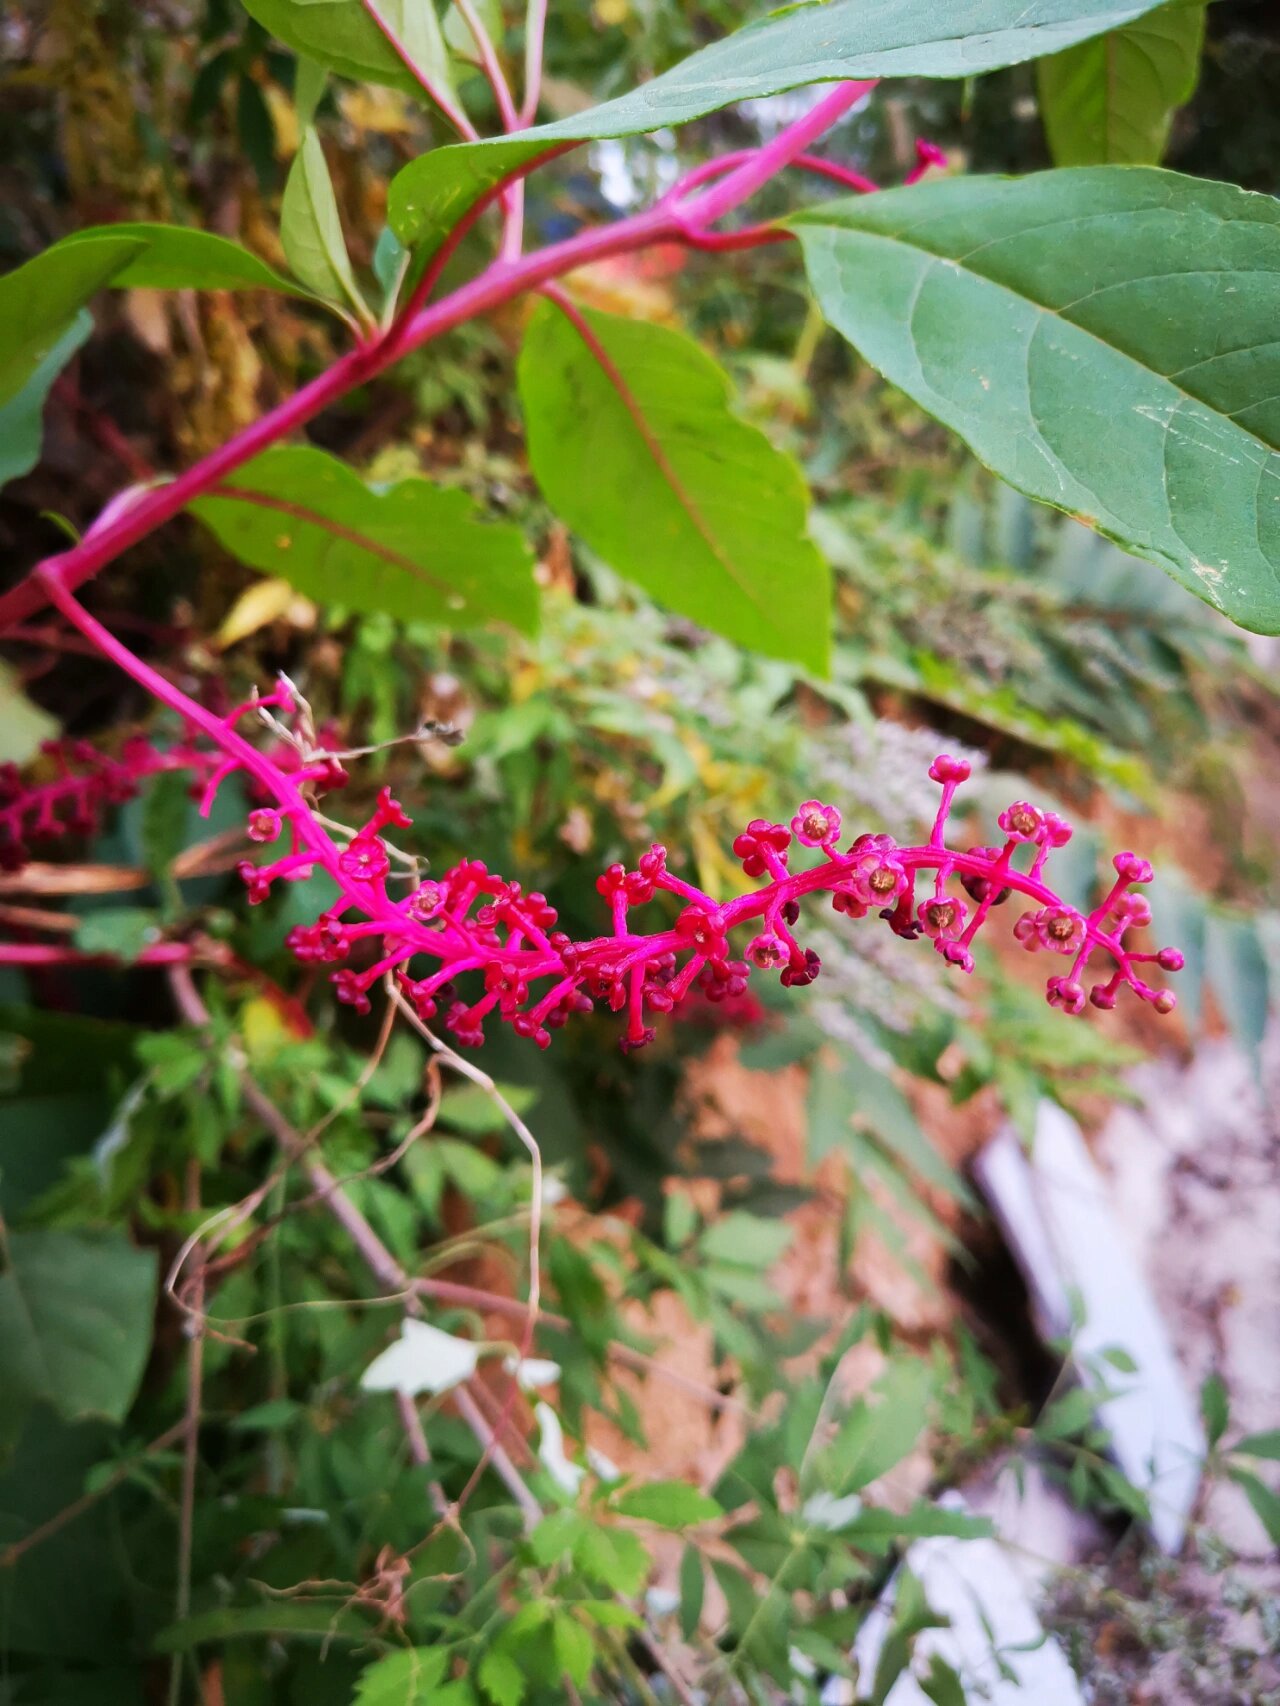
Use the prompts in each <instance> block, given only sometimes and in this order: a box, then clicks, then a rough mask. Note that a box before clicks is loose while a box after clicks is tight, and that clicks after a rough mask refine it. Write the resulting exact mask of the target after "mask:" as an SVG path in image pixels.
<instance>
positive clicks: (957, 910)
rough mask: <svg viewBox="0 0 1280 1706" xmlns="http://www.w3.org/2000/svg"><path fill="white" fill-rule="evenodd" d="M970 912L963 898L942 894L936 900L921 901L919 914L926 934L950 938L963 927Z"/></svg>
mask: <svg viewBox="0 0 1280 1706" xmlns="http://www.w3.org/2000/svg"><path fill="white" fill-rule="evenodd" d="M968 912H969V908H968V907H967V906H966V905H965V903H964V902H963V901H962V900H956V899H955V898H954V897H953V896H951V895H942V896H940V897H939V898H938V899H936V900H923V901H921V902H920V910H919V913H918V915H917V916H918V917H919V919H920V924H921V927H922V929H923V930H924V933H925V935H926V936H934V937H944V938H948V939H949V938H951V937H953V936H955V935H956V934H957V933H958V932H959V931H960V930H961V929H962V928H963V926H964V921H965V918H966V917H967V916H968Z"/></svg>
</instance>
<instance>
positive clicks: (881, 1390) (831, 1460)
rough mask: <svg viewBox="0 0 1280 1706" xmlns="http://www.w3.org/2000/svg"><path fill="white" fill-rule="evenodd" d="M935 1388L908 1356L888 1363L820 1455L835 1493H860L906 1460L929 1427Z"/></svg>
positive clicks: (921, 1365)
mask: <svg viewBox="0 0 1280 1706" xmlns="http://www.w3.org/2000/svg"><path fill="white" fill-rule="evenodd" d="M931 1389H932V1381H931V1377H930V1374H929V1370H928V1368H927V1367H926V1365H925V1364H924V1363H923V1362H919V1361H915V1360H909V1359H905V1358H903V1359H900V1360H898V1361H896V1362H891V1363H890V1364H889V1366H888V1368H887V1369H886V1370H885V1372H884V1373H883V1374H882V1375H881V1376H880V1378H879V1379H878V1380H877V1381H876V1383H875V1385H874V1386H873V1387H872V1388H871V1391H870V1393H869V1394H868V1395H867V1397H866V1398H860V1399H859V1400H858V1401H857V1402H856V1403H855V1404H854V1405H853V1407H852V1408H851V1409H850V1411H849V1413H848V1415H847V1416H846V1417H845V1418H844V1421H843V1422H842V1423H841V1424H840V1428H839V1431H838V1432H837V1434H836V1437H835V1439H834V1441H833V1442H832V1444H831V1445H830V1446H828V1447H827V1448H826V1449H825V1450H823V1451H822V1452H821V1453H820V1454H818V1462H819V1467H820V1473H821V1475H822V1479H823V1481H824V1482H825V1484H826V1485H827V1486H828V1487H829V1489H830V1490H831V1491H832V1492H837V1493H841V1494H843V1493H856V1492H859V1491H860V1490H861V1489H862V1488H863V1487H867V1486H869V1485H870V1484H871V1482H872V1481H876V1480H878V1479H879V1478H880V1476H881V1475H884V1474H886V1473H887V1472H888V1471H889V1470H890V1469H892V1468H893V1466H894V1464H895V1463H900V1462H901V1461H902V1459H903V1458H904V1457H905V1456H906V1455H907V1453H908V1452H909V1451H911V1450H912V1449H913V1448H914V1446H915V1443H916V1441H917V1440H918V1439H919V1437H920V1434H921V1432H922V1431H923V1429H924V1425H925V1417H926V1413H927V1409H928V1403H929V1397H930V1393H931ZM873 1400H874V1402H873Z"/></svg>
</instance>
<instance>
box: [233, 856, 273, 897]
mask: <svg viewBox="0 0 1280 1706" xmlns="http://www.w3.org/2000/svg"><path fill="white" fill-rule="evenodd" d="M236 875H237V876H238V877H239V879H240V881H241V882H242V883H243V884H244V886H245V894H246V896H247V897H248V901H249V905H250V906H261V905H262V903H263V901H264V900H266V899H267V898H268V897H269V896H270V894H271V878H270V877H268V876H266V875H265V874H264V873H263V872H262V871H261V870H260V869H259V868H258V866H257V865H255V864H254V862H253V860H252V859H241V861H240V863H239V864H238V865H237V866H236Z"/></svg>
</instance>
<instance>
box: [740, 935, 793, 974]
mask: <svg viewBox="0 0 1280 1706" xmlns="http://www.w3.org/2000/svg"><path fill="white" fill-rule="evenodd" d="M747 958H748V959H749V960H750V961H751V963H752V965H753V966H759V968H760V970H761V971H772V970H774V968H775V967H777V966H780V965H782V964H783V963H784V962H785V961H786V958H787V946H786V943H785V942H783V941H782V940H781V938H780V937H778V936H768V935H763V936H756V937H754V938H753V940H752V941H751V942H749V943H748V944H747Z"/></svg>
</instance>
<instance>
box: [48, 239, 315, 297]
mask: <svg viewBox="0 0 1280 1706" xmlns="http://www.w3.org/2000/svg"><path fill="white" fill-rule="evenodd" d="M108 238H110V239H112V240H117V241H118V240H120V239H128V240H129V241H130V242H133V243H135V244H136V245H137V248H136V251H135V253H134V254H133V255H132V257H131V258H130V259H129V261H128V263H127V264H126V265H125V266H123V267H121V268H120V269H119V270H118V271H117V272H116V273H115V274H114V275H113V276H112V278H111V279H110V280H109V281H108V282H109V283H110V284H112V285H113V286H114V287H115V288H116V289H119V290H132V289H135V288H147V289H151V290H284V291H288V292H289V294H290V295H292V296H305V295H307V294H308V293H307V292H306V291H302V290H299V288H298V286H297V285H296V284H294V282H293V280H292V279H288V278H285V276H284V275H283V273H278V272H277V271H276V270H275V268H274V267H269V266H268V265H267V263H266V262H265V261H260V260H259V259H258V257H257V255H255V254H252V253H251V252H250V251H249V250H248V249H245V248H242V247H241V245H240V244H239V243H233V242H232V241H231V239H230V238H229V237H219V236H217V235H216V234H215V233H214V232H212V231H194V230H191V229H189V228H188V227H187V226H185V225H155V224H151V223H149V222H145V221H137V222H133V223H126V224H121V225H91V226H89V227H88V229H86V230H84V231H76V232H74V233H73V234H72V235H71V236H70V237H64V238H63V239H62V241H61V242H60V243H57V244H55V245H54V247H53V248H52V249H50V250H49V251H47V252H48V253H49V254H52V255H62V254H68V253H71V252H74V251H75V250H77V249H79V248H80V246H81V245H82V244H85V243H93V244H97V243H101V242H103V241H105V240H106V239H108Z"/></svg>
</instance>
